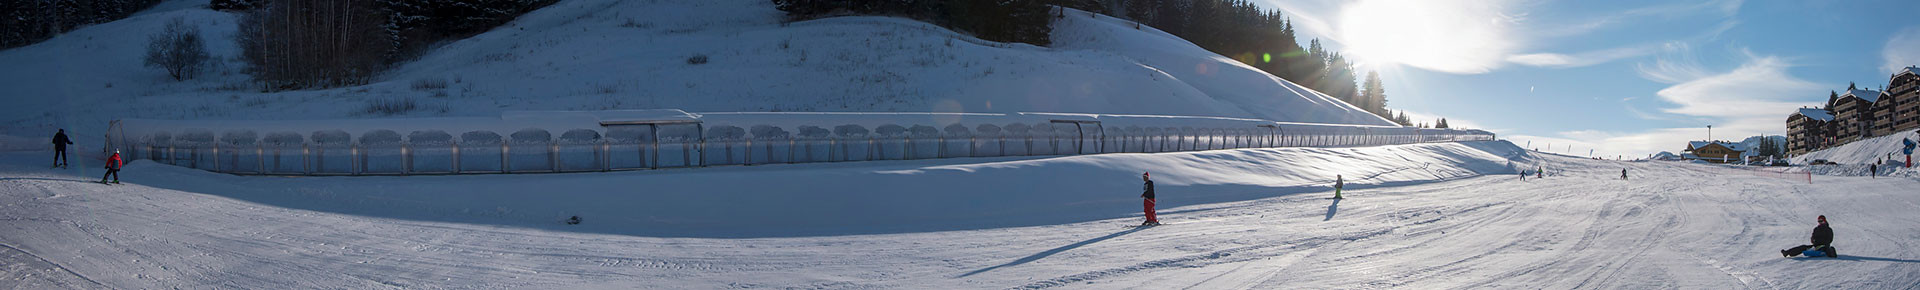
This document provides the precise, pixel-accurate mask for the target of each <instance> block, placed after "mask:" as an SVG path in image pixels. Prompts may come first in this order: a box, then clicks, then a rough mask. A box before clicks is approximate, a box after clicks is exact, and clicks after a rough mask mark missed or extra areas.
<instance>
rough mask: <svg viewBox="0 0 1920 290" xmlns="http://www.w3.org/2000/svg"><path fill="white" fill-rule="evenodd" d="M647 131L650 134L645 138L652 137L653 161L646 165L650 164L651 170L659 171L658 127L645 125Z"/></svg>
mask: <svg viewBox="0 0 1920 290" xmlns="http://www.w3.org/2000/svg"><path fill="white" fill-rule="evenodd" d="M647 130H648V131H651V132H652V133H649V135H647V136H649V137H653V160H647V161H650V162H646V163H647V164H651V165H650V166H651V168H652V169H660V125H647Z"/></svg>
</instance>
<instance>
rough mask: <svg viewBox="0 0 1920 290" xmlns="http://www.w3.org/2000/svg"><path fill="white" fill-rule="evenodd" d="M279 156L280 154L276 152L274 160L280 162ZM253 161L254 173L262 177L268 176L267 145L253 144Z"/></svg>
mask: <svg viewBox="0 0 1920 290" xmlns="http://www.w3.org/2000/svg"><path fill="white" fill-rule="evenodd" d="M279 155H280V154H279V152H275V153H274V159H275V160H278V159H279V158H280V156H279ZM253 161H254V165H253V169H254V172H258V173H259V174H261V175H266V174H267V148H266V145H262V144H260V143H259V142H254V143H253Z"/></svg>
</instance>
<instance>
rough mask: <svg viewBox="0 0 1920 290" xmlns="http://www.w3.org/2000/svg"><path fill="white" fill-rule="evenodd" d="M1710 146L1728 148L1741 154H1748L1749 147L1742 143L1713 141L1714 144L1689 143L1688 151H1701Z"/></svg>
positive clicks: (1704, 142)
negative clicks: (1715, 145)
mask: <svg viewBox="0 0 1920 290" xmlns="http://www.w3.org/2000/svg"><path fill="white" fill-rule="evenodd" d="M1708 144H1720V146H1723V147H1727V149H1733V151H1740V152H1746V151H1747V145H1746V144H1740V143H1733V142H1726V141H1713V142H1707V141H1687V148H1688V149H1695V150H1698V149H1700V147H1706V146H1707V145H1708Z"/></svg>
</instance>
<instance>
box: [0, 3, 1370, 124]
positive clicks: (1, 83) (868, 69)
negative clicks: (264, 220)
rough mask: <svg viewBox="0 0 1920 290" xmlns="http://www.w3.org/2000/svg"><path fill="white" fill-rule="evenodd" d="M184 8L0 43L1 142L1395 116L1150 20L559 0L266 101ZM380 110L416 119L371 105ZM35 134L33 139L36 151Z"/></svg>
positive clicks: (222, 39) (224, 27) (223, 33)
mask: <svg viewBox="0 0 1920 290" xmlns="http://www.w3.org/2000/svg"><path fill="white" fill-rule="evenodd" d="M204 2H205V1H204V0H200V1H192V0H179V1H172V2H168V3H162V4H160V5H158V6H157V8H155V9H153V10H151V11H146V12H142V13H139V14H137V15H136V16H134V17H130V18H127V19H124V20H120V21H114V22H110V23H104V24H99V25H94V26H90V27H86V28H82V29H78V30H75V31H73V32H70V33H67V34H65V35H61V36H58V37H56V38H54V39H52V40H49V41H46V42H43V43H40V44H35V45H31V46H26V47H21V48H16V49H10V50H6V51H0V63H7V64H9V65H8V66H7V67H5V68H0V87H7V88H12V89H10V90H9V91H7V92H5V93H4V94H6V95H4V96H3V97H0V105H4V106H0V113H4V114H5V115H6V116H9V117H10V118H8V119H5V120H0V121H4V122H7V123H9V124H12V125H8V127H4V128H0V135H14V136H30V137H31V138H39V136H43V135H46V134H49V132H51V131H52V129H53V128H68V129H70V130H74V131H76V132H75V133H76V134H75V135H77V136H82V137H83V138H86V139H83V140H87V141H91V139H92V138H95V137H94V136H100V135H101V134H100V130H102V129H103V128H104V127H105V125H106V121H107V120H111V119H119V118H155V119H329V118H374V117H390V116H492V115H497V114H498V113H499V112H501V111H507V110H600V109H645V108H675V109H683V110H688V111H695V112H702V111H709V112H710V111H937V112H1015V111H1031V112H1090V113H1115V114H1163V115H1194V116H1223V117H1247V118H1261V119H1270V120H1276V121H1293V122H1317V123H1349V124H1375V125H1386V124H1389V122H1387V121H1386V120H1384V119H1381V118H1378V117H1374V116H1372V115H1370V114H1367V113H1365V112H1362V111H1360V110H1359V109H1357V108H1354V107H1353V106H1350V105H1347V104H1344V103H1341V102H1338V101H1336V100H1334V99H1332V98H1329V97H1326V96H1324V95H1321V94H1318V93H1314V92H1312V91H1309V90H1305V89H1304V88H1301V87H1300V86H1298V85H1294V84H1292V83H1289V82H1286V81H1283V80H1280V79H1277V78H1273V77H1271V76H1270V75H1266V74H1264V73H1261V72H1259V71H1257V70H1254V69H1252V68H1249V67H1246V66H1244V65H1240V64H1238V63H1236V62H1234V61H1232V60H1230V59H1227V58H1225V57H1221V56H1219V55H1215V54H1212V53H1209V52H1207V51H1205V50H1203V49H1200V48H1199V47H1197V46H1194V45H1192V44H1191V43H1187V42H1185V41H1182V40H1179V39H1177V38H1174V37H1172V36H1170V35H1167V34H1165V33H1161V32H1158V31H1155V30H1152V29H1151V28H1143V29H1135V28H1133V27H1132V26H1131V25H1128V24H1125V23H1124V21H1121V20H1117V19H1113V18H1110V17H1104V16H1092V15H1091V14H1087V13H1084V12H1077V11H1075V12H1072V13H1068V15H1069V16H1070V17H1065V18H1058V19H1056V24H1055V25H1056V26H1057V27H1056V28H1055V29H1054V38H1055V40H1054V42H1053V43H1054V44H1055V47H1053V48H1045V47H1034V46H1029V45H1022V44H1004V43H994V42H986V41H981V40H978V39H974V38H972V37H968V36H965V35H962V34H958V33H954V32H952V31H949V30H946V29H943V28H940V27H937V26H933V25H929V24H926V23H921V22H915V21H910V20H906V19H900V18H889V17H838V18H828V19H820V20H812V21H803V22H794V23H782V22H781V19H782V18H783V16H782V15H781V12H779V11H776V10H774V9H773V7H772V5H771V4H770V3H769V2H767V1H762V0H723V1H707V0H663V1H613V0H573V1H563V2H561V3H557V4H555V5H552V6H549V7H547V8H544V9H541V10H538V11H535V12H533V13H529V14H527V15H524V16H522V17H521V18H519V19H518V20H516V21H515V22H513V23H510V24H508V25H505V26H501V27H500V28H497V29H495V30H494V31H490V32H487V33H483V34H480V35H477V36H474V37H472V38H469V39H465V40H461V41H456V42H452V43H448V44H446V45H444V46H442V47H440V48H438V49H435V50H433V51H432V52H430V53H428V54H426V55H425V56H423V57H421V58H420V59H419V60H417V61H413V62H410V63H408V64H405V65H403V66H401V67H399V68H396V69H394V70H393V71H391V72H389V73H386V74H383V75H381V76H379V77H378V78H377V79H376V80H375V82H374V83H371V84H367V85H362V86H355V87H346V88H336V89H325V90H309V91H290V92H275V93H261V92H259V91H258V90H257V88H255V87H254V86H255V85H254V84H252V83H250V82H249V81H248V78H247V77H246V76H245V75H244V74H243V72H244V71H245V67H244V65H243V64H240V63H239V62H237V61H235V60H234V56H235V55H236V53H237V51H236V48H235V47H234V46H233V45H232V43H231V42H230V41H227V40H228V39H231V37H232V34H233V31H234V29H235V28H234V25H233V22H234V18H235V17H234V16H233V15H231V14H227V13H224V12H216V11H211V10H206V9H204ZM175 17H184V18H186V19H189V20H190V23H192V24H195V25H198V26H199V27H201V29H202V31H203V33H204V36H205V37H206V38H207V39H209V45H210V47H209V50H211V52H212V53H213V55H214V57H215V59H217V60H218V61H217V65H215V68H214V69H213V71H212V72H211V73H208V74H206V75H205V76H204V77H202V78H200V79H195V80H190V81H186V82H173V81H170V80H168V79H167V78H166V75H165V73H164V72H162V71H160V70H159V69H154V68H147V67H144V66H142V65H141V64H142V63H141V60H140V56H141V55H142V53H143V49H144V47H145V46H144V43H145V40H146V39H147V36H148V35H150V34H152V33H154V32H157V31H159V30H160V29H161V26H163V25H160V24H162V23H164V22H165V21H166V20H169V19H172V18H175ZM383 104H407V105H410V106H402V107H409V108H411V109H403V110H390V111H382V110H374V109H373V107H375V106H377V105H383ZM31 138H29V139H31Z"/></svg>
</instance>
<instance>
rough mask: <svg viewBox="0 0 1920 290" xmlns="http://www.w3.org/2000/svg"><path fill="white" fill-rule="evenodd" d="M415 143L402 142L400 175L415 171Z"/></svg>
mask: <svg viewBox="0 0 1920 290" xmlns="http://www.w3.org/2000/svg"><path fill="white" fill-rule="evenodd" d="M412 149H413V143H412V142H400V175H407V174H408V173H413V150H412Z"/></svg>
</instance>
